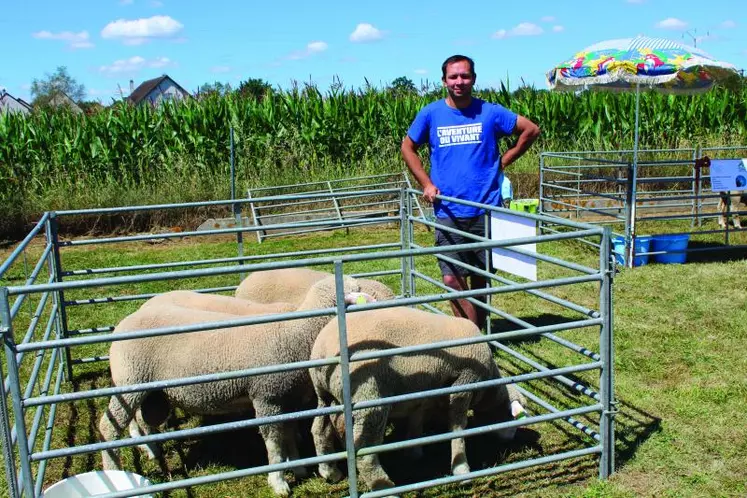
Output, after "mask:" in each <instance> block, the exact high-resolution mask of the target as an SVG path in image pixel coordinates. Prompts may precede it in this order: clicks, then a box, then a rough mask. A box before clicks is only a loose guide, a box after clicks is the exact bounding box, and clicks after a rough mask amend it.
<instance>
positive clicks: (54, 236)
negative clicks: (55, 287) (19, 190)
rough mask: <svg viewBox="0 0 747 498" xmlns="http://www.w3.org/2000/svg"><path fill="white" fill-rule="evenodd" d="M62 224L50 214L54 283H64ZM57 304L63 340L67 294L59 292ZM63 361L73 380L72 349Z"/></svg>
mask: <svg viewBox="0 0 747 498" xmlns="http://www.w3.org/2000/svg"><path fill="white" fill-rule="evenodd" d="M59 227H60V222H59V221H58V220H57V213H55V212H54V211H53V212H51V213H49V232H48V233H49V237H51V240H52V248H53V250H52V254H53V255H54V281H55V282H62V258H60V236H59ZM57 304H58V306H59V308H58V309H59V315H58V316H59V333H60V336H61V338H63V339H67V337H68V322H67V308H66V307H65V292H64V291H58V292H57ZM63 359H64V360H63V361H64V362H65V380H67V381H72V380H73V362H72V358H71V355H70V347H69V346H66V347H65V354H64V355H63Z"/></svg>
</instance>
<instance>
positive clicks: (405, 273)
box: [399, 187, 411, 297]
mask: <svg viewBox="0 0 747 498" xmlns="http://www.w3.org/2000/svg"><path fill="white" fill-rule="evenodd" d="M408 223H409V220H408V219H407V189H406V188H404V187H403V188H402V189H401V190H400V192H399V240H400V244H401V246H400V248H401V249H402V250H403V251H406V250H407V249H409V247H408V246H409V243H408V241H407V234H408V226H407V225H408ZM400 261H401V266H402V279H401V281H400V288H401V290H402V296H403V297H410V273H411V272H410V268H409V261H410V258H408V257H407V256H402V258H401V260H400Z"/></svg>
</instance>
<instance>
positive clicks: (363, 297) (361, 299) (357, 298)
mask: <svg viewBox="0 0 747 498" xmlns="http://www.w3.org/2000/svg"><path fill="white" fill-rule="evenodd" d="M375 302H376V299H375V298H374V297H373V296H372V295H370V294H366V293H365V292H349V293H347V294H345V304H366V303H375Z"/></svg>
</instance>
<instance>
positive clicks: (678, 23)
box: [656, 17, 687, 30]
mask: <svg viewBox="0 0 747 498" xmlns="http://www.w3.org/2000/svg"><path fill="white" fill-rule="evenodd" d="M656 27H657V28H661V29H673V30H683V29H685V28H687V23H686V22H685V21H683V20H681V19H677V18H676V17H667V18H666V19H664V20H663V21H659V22H657V23H656Z"/></svg>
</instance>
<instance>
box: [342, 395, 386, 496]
mask: <svg viewBox="0 0 747 498" xmlns="http://www.w3.org/2000/svg"><path fill="white" fill-rule="evenodd" d="M377 397H378V396H377ZM388 417H389V407H388V406H377V407H376V408H368V409H363V410H360V411H358V412H357V413H356V414H355V419H354V421H353V438H354V441H355V447H356V449H358V448H362V447H365V446H374V445H378V444H381V442H382V441H383V440H384V431H385V430H386V421H387V418H388ZM351 449H352V448H351ZM358 470H359V472H360V476H361V479H363V482H365V483H366V486H368V487H369V488H370V489H371V490H372V491H376V490H378V489H384V488H391V487H393V486H394V483H393V482H392V480H391V479H389V476H388V475H387V473H386V472H385V471H384V468H383V467H382V466H381V463H380V462H379V455H377V454H371V455H365V456H362V457H360V458H359V459H358Z"/></svg>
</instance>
